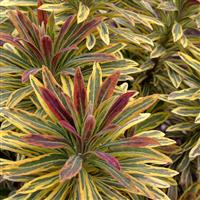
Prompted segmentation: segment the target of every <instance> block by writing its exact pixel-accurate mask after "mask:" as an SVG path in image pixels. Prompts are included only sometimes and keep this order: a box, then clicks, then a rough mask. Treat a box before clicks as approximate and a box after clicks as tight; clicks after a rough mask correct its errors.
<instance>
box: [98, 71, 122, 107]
mask: <svg viewBox="0 0 200 200" xmlns="http://www.w3.org/2000/svg"><path fill="white" fill-rule="evenodd" d="M119 75H120V73H119V71H117V72H115V73H113V74H112V75H111V76H109V77H108V78H107V79H106V80H105V81H104V82H103V84H102V86H101V88H100V89H99V92H98V96H97V105H99V104H100V103H101V102H103V101H105V100H106V99H108V98H109V97H111V96H112V95H113V92H114V89H115V87H116V85H117V82H118V78H119Z"/></svg>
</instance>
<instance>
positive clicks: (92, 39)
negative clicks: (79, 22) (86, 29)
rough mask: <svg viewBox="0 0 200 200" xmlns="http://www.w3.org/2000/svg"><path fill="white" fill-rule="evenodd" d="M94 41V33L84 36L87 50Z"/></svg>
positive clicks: (91, 46)
mask: <svg viewBox="0 0 200 200" xmlns="http://www.w3.org/2000/svg"><path fill="white" fill-rule="evenodd" d="M95 43H96V37H95V36H94V34H92V33H91V34H90V35H88V36H87V37H86V47H87V48H88V50H91V49H92V48H93V47H94V45H95Z"/></svg>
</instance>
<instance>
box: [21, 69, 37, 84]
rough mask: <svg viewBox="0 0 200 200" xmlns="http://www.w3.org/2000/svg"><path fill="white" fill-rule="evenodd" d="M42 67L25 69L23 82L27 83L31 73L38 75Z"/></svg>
mask: <svg viewBox="0 0 200 200" xmlns="http://www.w3.org/2000/svg"><path fill="white" fill-rule="evenodd" d="M40 70H41V69H37V68H36V69H28V70H25V71H24V72H23V74H22V78H21V81H22V83H25V82H27V81H29V77H30V75H36V74H37V73H38V72H39V71H40Z"/></svg>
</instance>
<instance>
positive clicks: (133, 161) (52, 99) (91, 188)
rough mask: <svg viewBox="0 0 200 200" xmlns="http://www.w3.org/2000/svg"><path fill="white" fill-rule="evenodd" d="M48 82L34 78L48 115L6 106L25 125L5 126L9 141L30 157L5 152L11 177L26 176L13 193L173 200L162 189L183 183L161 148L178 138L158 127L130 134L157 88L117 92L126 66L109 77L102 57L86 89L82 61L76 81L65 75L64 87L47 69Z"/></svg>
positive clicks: (7, 143)
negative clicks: (146, 92)
mask: <svg viewBox="0 0 200 200" xmlns="http://www.w3.org/2000/svg"><path fill="white" fill-rule="evenodd" d="M42 73H43V83H41V82H40V81H39V80H38V79H36V78H35V77H34V76H32V75H31V84H32V87H33V89H34V91H35V94H36V96H37V99H38V101H39V103H40V104H41V106H42V107H43V109H44V110H45V112H46V114H47V115H46V117H45V115H43V117H40V116H39V115H38V114H33V113H30V112H25V111H23V110H20V109H16V108H13V109H12V108H2V109H1V113H2V115H3V117H4V118H5V119H7V120H8V121H9V122H10V123H12V124H14V125H15V126H16V127H17V128H18V129H19V131H18V132H14V131H2V133H1V136H2V148H3V149H6V150H10V151H13V152H16V153H19V154H21V155H23V156H24V159H23V160H19V161H10V160H5V159H2V175H3V178H4V179H8V180H12V181H17V182H24V184H23V185H22V187H21V188H20V189H19V190H17V191H16V193H15V194H13V195H12V196H11V197H9V198H8V199H16V198H17V199H18V198H19V199H30V200H33V199H46V200H47V199H49V200H51V199H60V200H62V199H70V200H72V199H84V200H92V199H94V200H96V199H105V200H107V199H124V200H125V199H135V198H137V196H146V197H148V198H150V199H156V200H159V199H160V200H161V199H162V200H164V199H169V198H168V197H167V196H166V195H165V193H164V192H162V188H167V187H169V186H170V185H171V184H176V182H175V181H174V180H173V179H172V177H173V176H174V175H176V174H177V172H176V171H173V170H171V169H167V168H165V167H161V166H160V165H162V164H168V163H170V162H171V159H170V158H169V157H167V156H166V155H164V154H162V153H160V152H159V151H158V150H156V147H159V146H163V145H164V146H165V145H170V144H173V143H174V141H173V140H170V139H167V138H165V137H164V133H162V132H160V131H158V130H151V131H143V132H139V133H134V134H132V135H131V136H129V137H125V136H124V133H125V132H126V130H128V129H129V128H130V127H133V126H135V125H136V124H138V123H140V122H142V121H144V120H145V119H147V118H148V117H149V116H150V114H149V113H143V112H144V111H145V110H147V109H148V108H149V107H150V106H151V105H153V104H154V103H155V102H156V101H157V98H158V95H152V96H147V97H143V98H138V99H134V98H133V97H134V96H135V91H128V92H124V93H121V94H119V93H116V91H115V88H116V84H117V82H118V78H119V74H120V73H119V72H118V71H117V72H115V73H113V74H112V75H111V76H109V77H108V78H107V79H105V80H104V82H103V83H102V72H101V68H100V66H99V65H97V64H95V65H94V67H93V72H92V74H91V75H90V77H89V81H88V84H87V89H86V86H85V83H84V80H83V76H82V73H81V71H80V68H77V69H76V71H75V77H74V82H72V80H71V79H70V77H69V76H68V75H63V76H62V78H61V80H62V87H61V86H60V85H59V84H58V83H57V82H56V81H55V79H54V77H53V76H52V74H51V72H50V71H49V70H48V68H46V67H43V68H42Z"/></svg>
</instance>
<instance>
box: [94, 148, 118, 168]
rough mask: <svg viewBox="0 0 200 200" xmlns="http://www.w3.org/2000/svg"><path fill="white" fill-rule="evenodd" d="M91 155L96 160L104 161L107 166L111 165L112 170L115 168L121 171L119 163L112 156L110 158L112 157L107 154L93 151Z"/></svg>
mask: <svg viewBox="0 0 200 200" xmlns="http://www.w3.org/2000/svg"><path fill="white" fill-rule="evenodd" d="M93 153H94V154H95V155H96V156H97V157H98V158H100V159H101V160H103V161H105V162H106V163H107V164H108V165H111V166H112V167H114V168H116V169H118V170H120V169H121V166H120V163H119V161H118V160H117V158H115V157H114V156H112V155H110V154H108V153H104V152H100V151H95V152H93Z"/></svg>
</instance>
